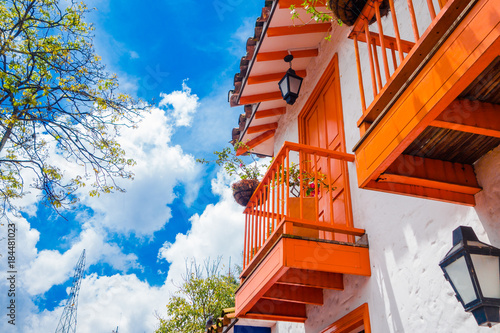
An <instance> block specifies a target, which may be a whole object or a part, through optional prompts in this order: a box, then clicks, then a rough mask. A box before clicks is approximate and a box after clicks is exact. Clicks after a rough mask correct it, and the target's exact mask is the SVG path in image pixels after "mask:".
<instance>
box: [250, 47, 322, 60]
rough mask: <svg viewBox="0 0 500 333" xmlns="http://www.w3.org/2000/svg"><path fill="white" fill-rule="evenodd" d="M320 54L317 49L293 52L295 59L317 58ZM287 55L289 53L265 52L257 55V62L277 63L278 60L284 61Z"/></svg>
mask: <svg viewBox="0 0 500 333" xmlns="http://www.w3.org/2000/svg"><path fill="white" fill-rule="evenodd" d="M318 53H319V51H318V49H317V48H314V49H307V50H298V51H291V54H292V55H293V58H294V59H298V58H311V57H316V56H318ZM287 55H288V51H274V52H263V53H258V54H257V61H276V60H281V61H283V59H284V58H285V56H287Z"/></svg>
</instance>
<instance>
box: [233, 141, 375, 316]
mask: <svg viewBox="0 0 500 333" xmlns="http://www.w3.org/2000/svg"><path fill="white" fill-rule="evenodd" d="M348 161H350V162H352V161H354V155H352V154H346V153H341V152H336V151H331V150H326V149H321V148H314V147H311V146H307V145H303V144H297V143H290V142H285V144H284V145H283V147H282V149H281V150H280V152H279V153H278V154H277V155H276V157H275V158H274V160H273V162H272V164H271V166H270V167H269V169H268V171H267V173H266V175H265V177H264V178H263V180H262V182H261V184H260V185H259V187H258V188H257V190H256V192H255V193H254V195H253V196H252V198H251V199H250V202H249V203H248V205H247V207H246V209H245V215H246V222H245V241H244V251H243V272H242V274H241V286H240V288H239V289H238V291H237V292H236V316H237V317H245V318H255V319H271V320H285V321H296V322H303V321H305V320H306V318H307V316H306V304H316V305H321V304H323V289H336V290H342V289H343V274H355V275H364V276H369V275H370V262H369V256H368V245H367V242H366V238H365V237H362V236H363V235H364V234H365V232H364V230H363V229H357V228H354V227H353V226H352V212H351V205H350V197H349V195H348V191H349V189H348V186H345V185H346V183H347V182H346V178H347V174H346V170H347V168H346V164H347V162H348ZM347 184H348V183H347Z"/></svg>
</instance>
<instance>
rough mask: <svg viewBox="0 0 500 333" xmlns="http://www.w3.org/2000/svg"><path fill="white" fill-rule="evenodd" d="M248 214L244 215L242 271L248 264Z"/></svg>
mask: <svg viewBox="0 0 500 333" xmlns="http://www.w3.org/2000/svg"><path fill="white" fill-rule="evenodd" d="M248 215H249V214H248V213H246V214H245V237H244V238H243V269H245V267H246V266H247V263H248V248H247V246H248V240H247V239H248V220H249V216H248Z"/></svg>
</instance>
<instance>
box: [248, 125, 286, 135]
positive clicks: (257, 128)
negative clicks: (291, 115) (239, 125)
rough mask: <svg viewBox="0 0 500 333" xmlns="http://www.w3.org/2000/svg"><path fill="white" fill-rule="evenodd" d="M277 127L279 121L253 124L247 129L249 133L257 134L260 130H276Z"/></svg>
mask: <svg viewBox="0 0 500 333" xmlns="http://www.w3.org/2000/svg"><path fill="white" fill-rule="evenodd" d="M277 128H278V123H271V124H264V125H257V126H251V127H249V128H248V129H247V134H255V133H259V132H265V131H267V130H275V129H277Z"/></svg>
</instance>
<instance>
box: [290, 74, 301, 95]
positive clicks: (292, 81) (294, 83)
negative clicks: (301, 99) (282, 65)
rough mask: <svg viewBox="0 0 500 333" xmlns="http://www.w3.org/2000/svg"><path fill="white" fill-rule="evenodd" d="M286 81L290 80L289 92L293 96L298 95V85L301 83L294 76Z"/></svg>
mask: <svg viewBox="0 0 500 333" xmlns="http://www.w3.org/2000/svg"><path fill="white" fill-rule="evenodd" d="M288 79H289V80H290V91H291V92H292V93H293V94H296V95H297V94H298V93H299V89H300V84H301V83H302V80H301V79H299V78H296V77H294V76H289V77H288Z"/></svg>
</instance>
